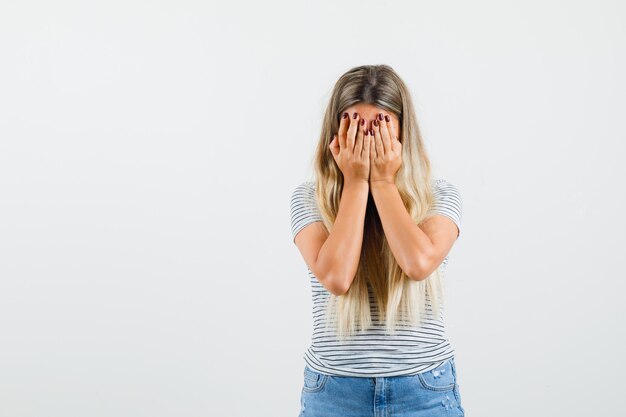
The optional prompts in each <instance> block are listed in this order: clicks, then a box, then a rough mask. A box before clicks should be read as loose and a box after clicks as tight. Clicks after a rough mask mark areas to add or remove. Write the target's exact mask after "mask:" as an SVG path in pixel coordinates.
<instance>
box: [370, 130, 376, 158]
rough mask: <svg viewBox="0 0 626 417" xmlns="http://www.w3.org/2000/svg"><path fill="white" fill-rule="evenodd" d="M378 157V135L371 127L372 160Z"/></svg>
mask: <svg viewBox="0 0 626 417" xmlns="http://www.w3.org/2000/svg"><path fill="white" fill-rule="evenodd" d="M376 158H378V149H376V137H375V136H374V129H370V160H374V159H376Z"/></svg>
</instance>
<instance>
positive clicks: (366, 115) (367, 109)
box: [340, 103, 402, 139]
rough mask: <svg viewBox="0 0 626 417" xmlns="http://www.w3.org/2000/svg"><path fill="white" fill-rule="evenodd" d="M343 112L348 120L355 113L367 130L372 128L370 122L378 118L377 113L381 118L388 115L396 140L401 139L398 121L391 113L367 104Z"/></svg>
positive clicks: (354, 106) (351, 107) (357, 105)
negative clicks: (346, 114) (381, 115)
mask: <svg viewBox="0 0 626 417" xmlns="http://www.w3.org/2000/svg"><path fill="white" fill-rule="evenodd" d="M345 111H346V112H348V115H349V116H350V118H352V115H353V113H354V112H357V113H358V114H359V117H361V118H362V119H365V126H366V127H367V128H368V129H373V128H374V126H373V125H372V122H373V121H374V119H376V118H377V117H378V114H379V113H382V114H383V117H385V115H388V116H389V117H390V118H391V124H392V126H393V127H394V129H395V130H396V134H397V136H398V139H400V137H401V133H402V132H401V131H400V121H399V120H398V118H397V117H396V115H394V114H393V113H391V112H388V111H386V110H384V109H381V108H380V107H377V106H375V105H373V104H369V103H358V104H355V105H353V106H350V107H348V108H347V109H346V110H345ZM342 114H343V112H342ZM340 117H341V116H340ZM359 127H360V126H359Z"/></svg>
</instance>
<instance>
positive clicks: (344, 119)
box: [337, 112, 350, 147]
mask: <svg viewBox="0 0 626 417" xmlns="http://www.w3.org/2000/svg"><path fill="white" fill-rule="evenodd" d="M348 126H350V115H349V114H348V112H343V115H342V116H341V119H340V120H339V130H338V131H337V137H338V139H337V142H338V143H337V145H339V146H342V147H343V146H345V145H346V142H345V140H344V141H343V143H340V142H341V139H342V138H345V137H346V133H347V132H348Z"/></svg>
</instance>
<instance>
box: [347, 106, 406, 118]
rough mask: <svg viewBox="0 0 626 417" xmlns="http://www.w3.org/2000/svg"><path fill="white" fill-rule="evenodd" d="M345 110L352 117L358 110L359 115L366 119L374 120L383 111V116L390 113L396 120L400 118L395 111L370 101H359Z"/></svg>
mask: <svg viewBox="0 0 626 417" xmlns="http://www.w3.org/2000/svg"><path fill="white" fill-rule="evenodd" d="M345 111H346V112H348V114H349V115H350V117H352V113H354V112H357V113H358V114H359V116H360V117H361V118H364V119H365V120H374V119H375V118H376V117H377V116H378V113H382V114H383V116H384V115H389V117H391V119H392V120H394V121H397V120H398V118H397V117H396V116H395V115H394V114H393V113H391V112H389V111H387V110H385V109H383V108H380V107H378V106H376V105H374V104H370V103H357V104H354V105H352V106H350V107H348V108H346V110H345Z"/></svg>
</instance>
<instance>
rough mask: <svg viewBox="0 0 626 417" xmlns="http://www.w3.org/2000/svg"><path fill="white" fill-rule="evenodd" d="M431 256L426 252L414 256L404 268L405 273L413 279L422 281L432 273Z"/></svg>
mask: <svg viewBox="0 0 626 417" xmlns="http://www.w3.org/2000/svg"><path fill="white" fill-rule="evenodd" d="M433 262H434V261H433V258H432V256H430V255H429V254H428V253H427V252H422V253H421V254H420V255H419V256H417V257H415V259H414V262H412V263H410V264H409V266H408V267H407V268H406V271H405V274H406V275H407V276H408V277H409V278H411V279H412V280H414V281H423V280H425V279H426V278H428V277H429V276H430V275H431V274H432V273H433V268H432V265H433Z"/></svg>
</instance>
